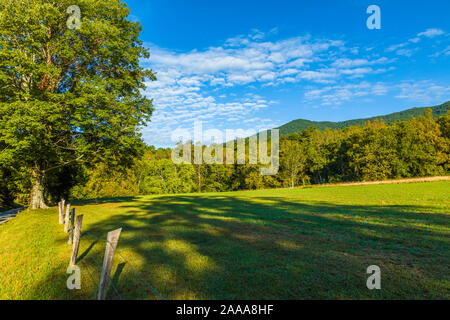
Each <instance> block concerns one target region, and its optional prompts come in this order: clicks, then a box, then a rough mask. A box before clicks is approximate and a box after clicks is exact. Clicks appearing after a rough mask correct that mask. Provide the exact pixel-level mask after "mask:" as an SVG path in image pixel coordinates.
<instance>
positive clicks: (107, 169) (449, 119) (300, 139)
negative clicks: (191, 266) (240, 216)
mask: <svg viewBox="0 0 450 320" xmlns="http://www.w3.org/2000/svg"><path fill="white" fill-rule="evenodd" d="M223 151H224V153H225V146H224V148H223ZM171 154H172V150H171V149H162V148H159V149H156V148H155V147H153V146H144V147H143V148H142V150H141V152H140V154H139V156H137V157H134V158H133V159H132V160H133V161H131V166H128V167H123V166H122V167H120V169H115V168H116V167H115V166H114V165H111V163H98V164H96V165H95V166H94V167H87V166H86V165H74V166H70V167H64V168H62V169H61V170H59V171H56V172H55V174H54V175H53V176H52V177H49V178H48V181H46V182H45V183H46V184H47V189H48V190H49V192H50V193H51V195H52V196H53V197H54V198H58V197H63V196H64V197H66V198H71V199H90V198H102V197H121V196H136V195H148V194H174V193H189V192H221V191H235V190H247V189H263V188H279V187H296V186H300V185H307V184H322V183H334V182H349V181H377V180H384V179H395V178H409V177H425V176H438V175H446V174H448V172H449V170H450V162H449V156H450V111H449V112H447V114H445V115H444V116H441V117H439V118H433V116H432V112H431V109H429V110H427V112H426V114H425V115H424V116H419V117H417V118H413V119H411V120H408V121H399V122H396V123H394V124H392V125H389V126H388V125H386V124H385V123H384V122H383V121H379V120H375V121H372V122H367V123H366V124H365V125H364V126H352V127H348V128H345V129H339V130H330V129H329V130H325V131H319V130H317V129H316V128H314V127H311V128H308V129H306V130H303V131H301V132H298V133H294V134H291V135H286V136H282V137H281V138H280V169H279V171H278V173H277V174H276V175H272V176H263V175H261V174H260V170H259V168H260V165H254V164H253V165H252V164H248V163H246V164H230V165H226V164H204V163H202V164H174V162H173V161H172V159H171ZM18 172H20V170H17V172H14V170H11V169H8V168H6V167H1V168H0V199H1V200H0V201H1V202H2V203H3V205H5V204H8V203H11V202H13V201H14V200H16V201H18V202H19V203H24V204H25V203H27V201H28V198H29V194H30V188H31V186H32V181H31V178H30V177H29V176H26V175H21V174H18ZM53 200H56V199H53Z"/></svg>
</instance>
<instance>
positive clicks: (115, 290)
mask: <svg viewBox="0 0 450 320" xmlns="http://www.w3.org/2000/svg"><path fill="white" fill-rule="evenodd" d="M83 237H88V238H89V237H91V238H93V239H95V240H96V241H100V242H102V243H106V244H107V245H109V246H111V248H114V246H113V245H112V244H111V243H110V242H109V241H108V240H105V239H101V238H100V237H98V236H96V235H94V234H92V233H90V232H88V231H83V232H82V233H81V238H83ZM96 243H97V242H96ZM96 243H94V244H91V245H90V247H89V248H90V249H89V248H88V249H86V251H85V252H87V253H89V251H90V250H92V247H93V246H94V245H95V244H96ZM115 253H116V254H117V255H118V256H119V257H120V258H121V259H122V260H123V261H124V263H125V264H126V265H128V266H129V267H130V268H131V270H132V271H133V272H134V273H135V274H136V276H137V277H138V279H139V281H140V282H141V283H143V284H144V285H145V286H146V287H148V288H149V289H151V291H153V292H154V293H155V294H156V295H157V296H158V297H159V298H161V300H166V299H165V298H164V297H163V296H162V295H161V294H160V293H159V292H158V290H156V289H155V288H154V287H153V286H152V285H150V283H148V281H146V280H145V279H144V278H143V277H142V275H141V274H140V273H139V272H138V271H137V270H136V268H135V267H133V265H132V264H131V263H130V262H129V261H128V259H126V258H125V256H124V255H123V254H122V252H121V251H120V250H119V249H117V248H116V249H115ZM86 259H90V260H91V261H93V262H94V264H95V265H97V266H98V267H99V268H100V270H101V269H102V264H101V263H100V262H99V261H98V260H97V259H96V258H95V257H94V256H93V255H90V256H89V257H87V258H86ZM81 261H83V258H82V259H81ZM83 262H84V261H83ZM84 264H85V266H86V267H87V264H86V263H84ZM86 270H87V271H88V273H89V274H90V278H91V280H92V281H93V283H94V284H95V281H94V277H93V275H92V273H91V272H90V270H89V268H88V267H87V268H86ZM108 279H109V283H110V284H111V287H112V289H113V291H114V293H115V294H116V296H117V297H118V298H119V299H120V300H122V296H121V294H120V293H119V290H118V289H117V284H116V283H115V282H114V281H113V279H111V277H109V276H108ZM90 286H91V285H90ZM94 288H95V286H94ZM93 291H94V293H95V292H96V290H95V289H93Z"/></svg>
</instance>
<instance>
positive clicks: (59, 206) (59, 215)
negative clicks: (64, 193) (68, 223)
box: [58, 201, 61, 224]
mask: <svg viewBox="0 0 450 320" xmlns="http://www.w3.org/2000/svg"><path fill="white" fill-rule="evenodd" d="M58 217H59V224H61V201H60V202H58Z"/></svg>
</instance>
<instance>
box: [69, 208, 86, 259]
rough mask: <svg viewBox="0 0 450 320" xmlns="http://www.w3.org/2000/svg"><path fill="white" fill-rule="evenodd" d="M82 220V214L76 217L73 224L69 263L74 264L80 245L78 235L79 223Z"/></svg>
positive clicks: (79, 233)
mask: <svg viewBox="0 0 450 320" xmlns="http://www.w3.org/2000/svg"><path fill="white" fill-rule="evenodd" d="M82 222H83V215H79V216H78V217H77V222H76V224H75V233H74V235H73V246H72V255H71V256H70V265H71V266H74V265H75V263H76V262H77V255H78V248H79V246H80V235H81V223H82Z"/></svg>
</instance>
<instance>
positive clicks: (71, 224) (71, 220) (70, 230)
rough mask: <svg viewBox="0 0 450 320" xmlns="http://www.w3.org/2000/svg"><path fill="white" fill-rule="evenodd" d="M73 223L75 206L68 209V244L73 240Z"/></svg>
mask: <svg viewBox="0 0 450 320" xmlns="http://www.w3.org/2000/svg"><path fill="white" fill-rule="evenodd" d="M74 223H75V208H73V209H72V211H70V228H69V241H68V242H67V243H68V244H72V242H73V241H72V240H73V227H74Z"/></svg>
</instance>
